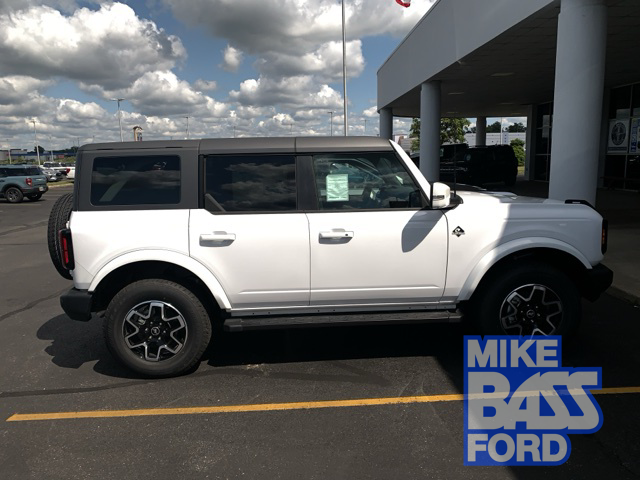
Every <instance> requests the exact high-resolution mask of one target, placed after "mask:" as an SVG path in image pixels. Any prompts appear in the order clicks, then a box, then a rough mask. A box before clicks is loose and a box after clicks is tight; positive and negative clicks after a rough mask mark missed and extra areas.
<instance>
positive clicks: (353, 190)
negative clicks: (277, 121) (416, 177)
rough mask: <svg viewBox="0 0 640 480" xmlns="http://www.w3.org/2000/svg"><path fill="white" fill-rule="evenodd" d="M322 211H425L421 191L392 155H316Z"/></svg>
mask: <svg viewBox="0 0 640 480" xmlns="http://www.w3.org/2000/svg"><path fill="white" fill-rule="evenodd" d="M313 168H314V174H315V182H316V192H317V195H318V208H319V209H320V210H353V209H371V210H377V209H387V208H389V209H391V208H422V207H423V206H426V203H424V201H423V198H422V195H421V193H420V189H419V188H418V186H417V185H416V184H415V182H414V181H413V179H412V178H411V176H410V175H409V173H408V172H407V170H406V169H405V167H404V165H403V164H402V162H401V161H400V159H398V158H397V157H396V156H395V155H394V154H393V153H387V152H385V153H380V154H370V153H366V154H356V155H346V154H345V155H333V154H331V155H315V156H314V157H313Z"/></svg>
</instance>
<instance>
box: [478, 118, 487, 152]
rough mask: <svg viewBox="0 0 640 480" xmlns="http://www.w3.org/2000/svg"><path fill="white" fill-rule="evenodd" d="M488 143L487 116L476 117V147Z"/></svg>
mask: <svg viewBox="0 0 640 480" xmlns="http://www.w3.org/2000/svg"><path fill="white" fill-rule="evenodd" d="M486 144H487V117H478V118H476V147H484V146H485V145H486Z"/></svg>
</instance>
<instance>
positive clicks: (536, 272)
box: [471, 263, 581, 336]
mask: <svg viewBox="0 0 640 480" xmlns="http://www.w3.org/2000/svg"><path fill="white" fill-rule="evenodd" d="M471 308H472V315H473V316H475V317H476V319H477V322H478V324H479V326H480V328H481V330H482V333H483V334H493V335H523V336H531V335H570V334H572V333H574V332H575V330H576V328H577V327H578V324H579V322H580V310H581V306H580V294H579V292H578V289H577V287H576V285H575V283H574V282H573V281H572V280H571V279H570V278H569V277H568V276H567V275H566V274H565V273H564V272H562V271H560V270H558V269H556V268H553V267H551V266H547V265H539V264H534V263H527V264H523V265H520V266H517V267H516V268H509V269H502V270H500V271H498V272H494V273H493V274H491V277H490V278H488V279H487V281H483V283H482V284H481V285H480V287H479V288H478V290H477V291H476V292H475V293H474V298H473V301H472V304H471Z"/></svg>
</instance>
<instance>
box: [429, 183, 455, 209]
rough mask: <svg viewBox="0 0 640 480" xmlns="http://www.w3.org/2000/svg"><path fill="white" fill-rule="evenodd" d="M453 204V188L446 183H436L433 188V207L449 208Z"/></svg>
mask: <svg viewBox="0 0 640 480" xmlns="http://www.w3.org/2000/svg"><path fill="white" fill-rule="evenodd" d="M450 203H451V188H449V185H445V184H444V183H440V182H436V183H434V184H432V186H431V207H432V208H447V207H448V206H449V204H450Z"/></svg>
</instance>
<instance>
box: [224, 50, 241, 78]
mask: <svg viewBox="0 0 640 480" xmlns="http://www.w3.org/2000/svg"><path fill="white" fill-rule="evenodd" d="M242 56H243V55H242V52H241V51H240V50H238V49H237V48H233V47H232V46H231V45H227V48H225V49H224V52H222V58H223V62H222V64H221V65H220V67H221V68H222V69H223V70H226V71H228V72H237V71H238V68H239V67H240V64H241V63H242Z"/></svg>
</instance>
